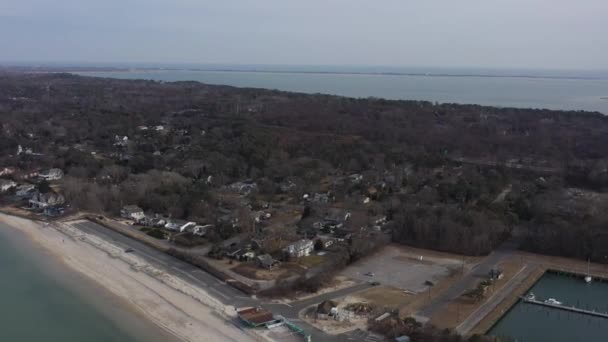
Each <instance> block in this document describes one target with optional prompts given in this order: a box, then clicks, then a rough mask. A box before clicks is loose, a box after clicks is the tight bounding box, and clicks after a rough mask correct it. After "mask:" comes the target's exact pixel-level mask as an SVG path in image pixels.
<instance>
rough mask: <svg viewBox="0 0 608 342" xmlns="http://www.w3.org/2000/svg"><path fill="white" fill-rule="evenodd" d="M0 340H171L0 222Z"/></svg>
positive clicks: (117, 300) (171, 338) (66, 341)
mask: <svg viewBox="0 0 608 342" xmlns="http://www.w3.org/2000/svg"><path fill="white" fill-rule="evenodd" d="M0 341H7V342H8V341H11V342H13V341H14V342H39V341H44V342H136V341H146V342H174V341H176V339H175V338H174V337H172V336H170V335H169V334H168V333H166V332H164V331H163V330H161V329H160V328H159V327H157V326H156V325H154V324H153V323H152V322H150V321H147V320H146V319H145V318H144V317H143V316H141V315H140V314H138V313H136V312H135V311H134V310H132V309H131V308H130V307H129V306H128V305H127V304H126V303H125V302H123V301H121V300H120V299H119V298H117V297H115V296H114V295H113V294H111V293H110V292H108V291H107V290H105V289H103V288H101V287H99V286H98V285H97V284H95V283H93V282H92V281H91V280H89V279H88V278H85V277H84V276H82V275H80V274H78V273H76V272H74V271H72V270H70V269H68V268H67V266H66V265H64V264H62V263H61V262H60V261H59V260H58V259H56V258H55V257H54V256H53V255H51V254H49V253H48V252H47V251H45V250H43V249H42V248H41V247H39V246H38V245H37V244H35V243H33V242H32V241H30V240H29V239H28V237H27V236H25V235H24V234H22V233H21V232H19V231H16V230H14V229H13V228H10V227H7V226H5V225H3V224H1V223H0Z"/></svg>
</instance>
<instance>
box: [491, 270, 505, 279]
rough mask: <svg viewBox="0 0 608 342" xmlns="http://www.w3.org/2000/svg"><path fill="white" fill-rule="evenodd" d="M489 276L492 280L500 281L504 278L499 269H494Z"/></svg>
mask: <svg viewBox="0 0 608 342" xmlns="http://www.w3.org/2000/svg"><path fill="white" fill-rule="evenodd" d="M488 276H489V277H490V280H499V279H502V277H504V274H503V273H502V271H501V270H499V269H497V268H493V269H491V270H490V272H489V273H488Z"/></svg>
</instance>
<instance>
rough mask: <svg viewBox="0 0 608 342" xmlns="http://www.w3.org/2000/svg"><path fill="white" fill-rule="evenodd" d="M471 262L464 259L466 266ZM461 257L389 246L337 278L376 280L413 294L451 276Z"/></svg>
mask: <svg viewBox="0 0 608 342" xmlns="http://www.w3.org/2000/svg"><path fill="white" fill-rule="evenodd" d="M472 261H475V260H473V259H469V260H465V262H467V263H468V265H465V267H469V266H470V263H471V262H472ZM462 263H463V259H462V257H461V256H456V255H451V254H447V253H439V252H432V251H427V250H421V249H417V248H410V247H406V246H398V245H389V246H387V247H385V248H384V249H383V250H382V251H380V252H378V253H376V254H374V255H372V256H369V257H367V258H365V259H363V260H360V261H358V262H356V263H355V264H353V265H351V266H349V267H347V268H346V269H345V270H344V271H342V272H341V275H343V276H346V277H349V278H352V279H355V280H358V281H377V282H380V284H382V285H388V286H392V287H394V288H397V289H401V290H407V291H410V292H413V293H421V292H424V291H426V289H427V288H428V286H427V285H425V282H426V281H431V282H433V283H434V284H436V283H438V282H439V281H441V280H442V279H444V278H446V277H448V276H450V275H451V274H453V273H457V272H460V270H461V269H462Z"/></svg>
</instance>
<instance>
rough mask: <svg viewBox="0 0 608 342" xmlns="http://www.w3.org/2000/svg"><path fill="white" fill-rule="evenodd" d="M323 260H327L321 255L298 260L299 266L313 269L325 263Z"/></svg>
mask: <svg viewBox="0 0 608 342" xmlns="http://www.w3.org/2000/svg"><path fill="white" fill-rule="evenodd" d="M323 260H325V258H324V257H322V256H320V255H309V256H305V257H302V258H300V259H299V260H298V264H300V265H302V266H305V267H308V268H313V267H315V266H318V265H320V264H321V263H322V262H323Z"/></svg>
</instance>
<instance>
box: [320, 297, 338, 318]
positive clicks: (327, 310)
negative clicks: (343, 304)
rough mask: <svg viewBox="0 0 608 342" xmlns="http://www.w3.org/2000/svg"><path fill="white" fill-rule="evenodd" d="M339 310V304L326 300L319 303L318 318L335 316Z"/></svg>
mask: <svg viewBox="0 0 608 342" xmlns="http://www.w3.org/2000/svg"><path fill="white" fill-rule="evenodd" d="M337 312H338V304H337V303H336V302H334V301H331V300H324V301H322V302H321V303H320V304H319V305H317V310H316V311H315V315H316V317H317V319H328V318H329V317H334V316H335V315H336V314H337Z"/></svg>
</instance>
